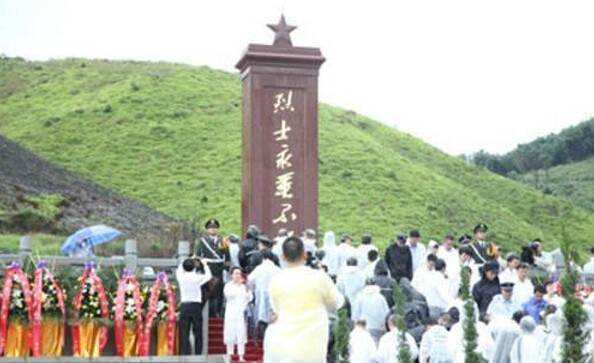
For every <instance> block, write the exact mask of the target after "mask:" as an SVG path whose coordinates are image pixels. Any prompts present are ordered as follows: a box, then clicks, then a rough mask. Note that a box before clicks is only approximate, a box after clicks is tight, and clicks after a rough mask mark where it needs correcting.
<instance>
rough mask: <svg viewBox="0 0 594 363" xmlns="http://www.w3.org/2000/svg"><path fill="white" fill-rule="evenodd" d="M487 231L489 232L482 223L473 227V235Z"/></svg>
mask: <svg viewBox="0 0 594 363" xmlns="http://www.w3.org/2000/svg"><path fill="white" fill-rule="evenodd" d="M487 230H489V227H488V226H487V225H486V224H484V223H479V224H477V225H476V227H474V233H476V232H479V231H481V232H487Z"/></svg>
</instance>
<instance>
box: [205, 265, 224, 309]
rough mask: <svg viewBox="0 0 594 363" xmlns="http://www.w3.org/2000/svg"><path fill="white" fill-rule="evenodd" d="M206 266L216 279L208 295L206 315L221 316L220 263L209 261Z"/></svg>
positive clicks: (221, 275) (221, 285) (221, 270)
mask: <svg viewBox="0 0 594 363" xmlns="http://www.w3.org/2000/svg"><path fill="white" fill-rule="evenodd" d="M208 268H210V272H211V273H212V276H213V277H216V278H217V279H218V283H217V285H216V286H214V289H213V291H212V294H211V295H210V296H209V297H208V316H209V317H211V318H220V317H223V300H224V298H223V287H224V286H223V269H224V265H223V264H222V263H209V264H208Z"/></svg>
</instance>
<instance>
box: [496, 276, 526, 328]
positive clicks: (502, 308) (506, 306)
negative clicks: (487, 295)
mask: <svg viewBox="0 0 594 363" xmlns="http://www.w3.org/2000/svg"><path fill="white" fill-rule="evenodd" d="M499 286H501V294H499V295H495V296H493V300H491V303H490V304H489V307H488V308H487V315H489V317H490V318H491V319H494V318H497V317H503V318H506V319H511V318H512V316H513V315H514V313H515V312H516V311H522V310H523V308H522V304H520V303H519V302H518V301H517V300H516V299H514V296H513V291H514V283H513V282H501V283H500V284H499Z"/></svg>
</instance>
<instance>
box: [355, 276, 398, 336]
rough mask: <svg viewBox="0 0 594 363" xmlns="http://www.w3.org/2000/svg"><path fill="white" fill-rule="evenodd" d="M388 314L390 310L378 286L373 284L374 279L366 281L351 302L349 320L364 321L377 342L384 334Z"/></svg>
mask: <svg viewBox="0 0 594 363" xmlns="http://www.w3.org/2000/svg"><path fill="white" fill-rule="evenodd" d="M389 313H390V308H389V307H388V303H387V302H386V299H385V298H384V296H383V295H382V294H381V292H380V288H379V286H377V285H376V284H375V281H374V279H367V281H366V285H365V287H364V288H363V290H361V292H359V293H358V294H357V297H356V298H355V301H353V304H352V313H351V320H353V321H358V320H365V322H366V324H367V331H368V332H369V333H370V334H371V336H372V337H373V340H374V341H375V342H377V341H378V340H379V339H380V338H381V336H382V335H383V334H384V333H385V332H386V328H385V326H386V316H388V314H389Z"/></svg>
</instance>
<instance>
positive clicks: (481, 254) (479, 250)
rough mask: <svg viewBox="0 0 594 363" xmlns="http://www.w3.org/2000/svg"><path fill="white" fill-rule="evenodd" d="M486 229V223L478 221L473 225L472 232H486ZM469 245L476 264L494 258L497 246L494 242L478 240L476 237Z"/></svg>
mask: <svg viewBox="0 0 594 363" xmlns="http://www.w3.org/2000/svg"><path fill="white" fill-rule="evenodd" d="M487 229H488V227H487V225H486V224H484V223H480V224H478V225H477V226H476V227H474V234H476V233H477V232H479V231H483V232H487ZM469 247H470V248H471V250H472V258H473V259H474V262H476V263H477V264H480V265H482V264H484V263H486V262H488V261H494V260H495V251H496V248H497V246H495V244H494V243H491V242H487V241H478V238H477V240H476V241H473V242H472V243H471V244H470V246H469Z"/></svg>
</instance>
